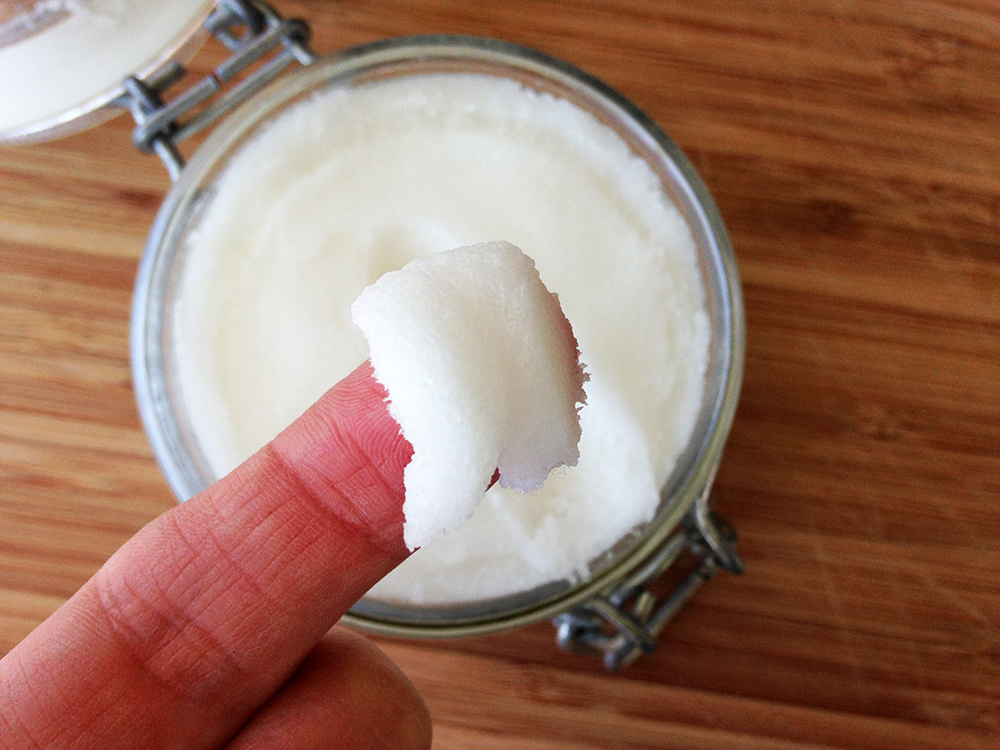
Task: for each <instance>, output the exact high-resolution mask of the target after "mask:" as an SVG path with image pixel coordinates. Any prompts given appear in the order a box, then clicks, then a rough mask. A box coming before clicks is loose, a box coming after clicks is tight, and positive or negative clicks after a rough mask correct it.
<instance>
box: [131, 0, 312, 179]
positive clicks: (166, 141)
mask: <svg viewBox="0 0 1000 750" xmlns="http://www.w3.org/2000/svg"><path fill="white" fill-rule="evenodd" d="M204 27H205V29H206V30H207V31H208V32H209V33H210V34H211V35H212V36H213V37H215V38H216V39H218V40H219V41H220V42H222V43H223V44H224V45H225V46H226V47H228V48H229V49H230V50H232V52H233V54H232V56H231V57H229V59H227V60H226V61H225V62H224V63H222V64H221V65H220V66H219V67H217V68H216V69H215V70H214V71H212V73H210V74H209V75H208V76H206V77H204V78H203V79H201V80H200V81H199V82H197V83H196V84H194V85H193V86H191V87H190V88H188V89H187V90H186V91H184V92H183V93H182V94H180V95H179V96H177V97H175V98H173V99H171V100H170V101H164V99H163V94H164V92H165V91H166V90H167V89H168V88H169V87H171V86H173V85H174V84H175V83H176V82H178V81H179V80H180V79H181V78H183V77H184V76H185V75H186V71H185V69H184V66H183V65H181V64H180V63H178V62H176V61H172V62H170V63H168V64H167V65H165V66H163V67H162V68H160V69H159V70H157V71H156V72H154V73H153V74H152V75H151V76H149V77H148V78H146V80H139V79H138V78H136V77H134V76H130V77H128V78H126V79H125V82H124V85H125V94H124V96H122V97H121V98H120V99H119V100H118V101H116V102H115V103H116V104H117V105H118V106H120V107H122V108H124V109H128V110H129V111H130V112H131V113H132V117H133V118H134V119H135V122H136V128H135V130H134V131H133V133H132V140H133V142H134V143H135V145H136V147H137V148H139V149H140V150H142V151H149V152H153V153H155V154H156V155H157V156H159V157H160V159H161V160H162V161H163V164H164V165H165V166H166V168H167V171H168V172H169V173H170V179H171V180H174V181H176V180H177V179H178V178H179V177H180V173H181V169H182V168H183V167H184V159H183V157H182V156H181V154H180V152H179V151H178V149H177V144H178V143H180V142H181V141H183V140H184V139H185V138H188V137H189V136H191V135H193V134H194V133H197V132H198V131H199V130H201V129H203V128H204V127H206V126H207V125H209V124H211V123H212V122H214V121H215V120H217V119H218V118H219V117H220V116H222V115H223V114H225V113H226V112H228V111H230V110H231V109H233V108H234V107H235V106H236V105H238V104H240V103H241V102H243V101H245V100H246V99H247V98H249V97H250V96H251V95H252V94H254V93H255V92H257V91H259V90H260V89H261V88H263V87H264V86H265V85H266V84H267V83H269V82H270V81H272V80H273V79H274V78H276V77H277V76H278V75H279V74H280V73H281V72H282V71H283V70H284V69H285V68H287V67H288V66H289V65H290V64H291V63H293V62H298V63H299V64H301V65H308V64H310V63H312V62H313V61H314V60H315V59H316V55H315V54H313V52H312V51H310V50H309V48H308V47H307V45H306V43H307V41H308V39H309V28H308V26H306V24H305V22H304V21H301V20H298V19H285V18H282V17H281V16H279V15H278V13H277V12H276V11H275V10H274V9H273V8H271V7H270V6H269V5H267V4H266V3H264V2H261V0H219V2H218V5H217V7H216V8H215V10H213V11H212V13H211V15H210V16H209V17H208V19H207V20H206V21H205V24H204ZM275 52H276V53H277V54H275ZM268 55H273V56H272V57H271V59H270V60H268V61H267V62H266V63H264V64H263V65H261V66H260V67H259V68H257V69H256V70H254V71H252V72H250V73H248V74H247V76H246V77H245V78H243V79H242V80H240V81H239V82H237V83H235V84H234V85H233V86H232V87H231V88H230V89H229V90H228V91H225V92H223V93H221V94H219V96H218V97H217V98H216V99H215V100H214V101H212V102H209V101H208V100H209V99H211V98H212V97H214V96H215V95H216V94H218V93H219V92H220V91H222V89H223V86H224V85H225V84H226V83H227V82H231V81H234V80H235V79H236V78H237V77H238V76H239V75H240V74H241V73H243V72H244V71H246V70H247V69H248V68H249V67H250V66H251V65H253V64H254V63H255V62H257V61H258V60H262V59H264V58H266V57H267V56H268ZM184 118H187V119H184Z"/></svg>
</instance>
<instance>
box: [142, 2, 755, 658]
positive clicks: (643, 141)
mask: <svg viewBox="0 0 1000 750" xmlns="http://www.w3.org/2000/svg"><path fill="white" fill-rule="evenodd" d="M228 4H231V3H222V5H228ZM246 5H248V6H250V7H251V9H254V8H256V9H258V10H260V12H261V13H262V14H263V16H265V17H266V19H267V21H268V24H267V25H266V27H265V26H262V27H261V29H260V31H259V33H260V34H267V33H268V31H267V29H268V28H270V29H277V30H278V31H281V32H282V33H284V31H282V30H283V29H284V30H287V27H284V26H281V25H280V24H277V23H276V21H275V19H276V15H275V14H274V12H273V11H272V10H270V9H269V8H267V6H263V5H261V4H257V3H249V4H246ZM292 31H293V32H294V33H295V34H297V38H298V40H299V41H301V33H300V31H296V30H295V29H292ZM275 33H277V32H275ZM217 36H218V35H217ZM231 46H234V49H236V45H231ZM248 46H250V47H252V40H251V43H250V44H249V45H243V48H244V49H245V48H246V47H248ZM293 53H294V57H295V58H296V59H297V60H298V61H299V62H301V63H304V64H305V66H304V67H302V68H301V69H298V70H296V71H294V72H293V73H290V74H288V75H284V76H282V77H280V78H277V80H273V81H271V82H270V83H268V85H266V86H264V87H263V88H261V90H259V91H257V92H256V93H254V94H253V95H252V96H249V97H248V98H246V100H245V101H244V102H243V104H242V105H241V106H239V107H238V108H236V109H235V110H234V111H232V112H228V113H226V114H227V116H226V117H225V118H224V119H223V120H222V121H221V122H220V124H218V125H217V126H216V127H215V129H214V130H213V132H212V133H211V134H210V135H209V137H208V138H207V139H206V140H205V142H204V143H203V144H202V145H201V146H200V147H199V148H198V149H197V151H196V152H195V153H194V155H193V157H192V158H191V160H190V162H188V163H187V164H186V165H184V164H183V162H182V161H180V159H179V157H178V156H177V152H176V149H175V147H174V144H173V143H172V142H171V134H177V133H178V132H181V131H183V128H181V129H178V128H175V127H172V126H170V119H169V118H170V117H172V116H173V115H172V113H171V112H169V111H167V112H166V113H164V109H165V108H164V107H162V106H160V104H161V103H160V102H157V101H155V99H156V97H155V96H154V97H149V96H147V97H146V98H147V101H145V102H143V101H142V96H141V95H142V94H143V91H144V90H143V89H142V87H139V88H138V89H137V88H136V86H135V85H134V82H133V85H131V87H130V88H129V90H130V91H132V92H133V96H132V99H131V100H130V101H129V102H128V103H127V106H128V107H129V108H130V109H132V111H133V114H134V115H136V118H137V121H138V122H139V127H138V128H137V137H136V141H137V143H138V144H139V145H140V146H144V147H146V148H149V149H150V150H155V151H157V153H159V155H160V156H161V158H163V159H164V161H165V162H166V163H167V166H168V168H169V169H170V170H171V173H172V176H173V177H174V178H175V180H176V182H175V184H174V186H173V187H172V189H171V191H170V193H169V194H168V196H167V198H166V200H165V202H164V204H163V206H162V208H161V210H160V212H159V214H158V216H157V219H156V222H155V224H154V226H153V229H152V232H151V235H150V238H149V242H148V245H147V248H146V252H145V254H144V256H143V260H142V263H141V265H140V269H139V275H138V281H137V285H136V291H135V297H134V302H133V315H132V333H131V336H132V341H131V348H132V365H133V379H134V386H135V391H136V398H137V401H138V405H139V411H140V415H141V417H142V420H143V423H144V426H145V428H146V431H147V434H148V436H149V439H150V442H151V444H152V447H153V450H154V453H155V455H156V457H157V460H158V461H159V463H160V465H161V467H162V469H163V472H164V474H165V476H166V478H167V481H168V483H169V484H170V486H171V488H172V489H173V491H174V492H175V494H176V495H177V496H178V498H179V499H180V500H184V499H186V498H188V497H190V496H192V495H194V494H196V493H197V492H199V491H201V490H202V489H204V488H205V487H207V486H208V485H209V484H211V483H212V482H213V481H215V479H216V478H217V476H216V474H215V473H214V470H213V468H212V465H211V461H209V460H208V459H207V458H206V455H205V453H204V451H203V449H202V446H201V445H200V444H199V440H198V437H197V435H196V434H195V433H194V431H193V429H192V425H191V420H190V419H189V411H190V408H191V407H190V404H189V403H186V401H185V395H184V392H183V390H182V388H180V386H179V375H178V371H177V364H176V359H175V352H176V344H177V342H176V340H175V339H176V335H177V334H176V330H177V329H176V327H175V326H174V324H173V316H174V315H175V312H176V309H177V302H178V299H179V298H180V296H181V293H182V277H183V273H184V268H185V263H186V254H187V253H188V250H189V247H190V243H189V241H188V240H189V238H190V236H191V234H192V232H196V231H197V228H198V222H199V220H200V218H201V217H202V216H203V214H204V212H205V211H206V210H207V209H206V207H207V206H210V205H211V202H212V200H213V196H214V195H215V193H216V189H217V185H218V182H219V180H220V179H221V177H222V175H223V174H224V173H225V170H226V168H227V166H228V165H229V164H230V163H231V161H232V159H233V158H234V155H236V154H238V153H239V152H240V151H241V149H243V148H244V147H245V146H246V144H247V143H248V142H250V141H252V140H253V139H254V138H255V137H256V136H257V135H258V134H259V133H261V132H262V131H263V130H266V129H267V128H268V127H270V125H271V123H273V122H274V121H275V119H276V118H278V117H279V116H280V115H281V114H282V113H286V112H288V111H290V110H293V109H294V108H295V107H297V106H299V105H301V104H302V103H303V102H307V101H309V100H311V99H313V98H315V97H316V96H317V94H322V93H323V92H330V91H335V90H338V89H359V88H364V87H366V86H371V85H376V84H379V83H380V82H386V81H405V80H407V79H408V78H413V77H420V76H427V75H428V74H452V73H462V74H476V75H479V76H487V77H492V78H498V79H503V80H508V81H514V82H516V83H517V84H519V85H520V86H522V87H524V88H526V89H530V90H532V91H536V92H540V93H541V94H543V95H544V96H545V97H548V98H554V99H556V100H564V101H567V102H569V103H571V104H572V105H574V106H575V107H577V108H579V109H580V110H582V111H584V112H586V113H588V114H589V115H591V116H592V117H593V118H594V119H595V120H596V121H597V122H599V123H600V124H601V125H603V126H605V127H606V128H609V129H610V130H611V131H613V132H614V133H615V134H616V135H617V137H618V138H620V140H621V142H623V143H624V144H625V145H626V146H627V148H628V150H629V151H630V152H631V154H632V155H633V156H634V157H635V158H637V159H639V160H641V161H642V162H643V163H644V164H645V165H646V166H647V167H648V170H649V171H650V173H651V174H652V175H655V180H656V182H657V183H658V187H659V188H660V189H662V191H663V193H664V194H665V195H666V196H667V198H668V199H669V201H670V202H671V203H672V204H673V205H674V206H675V207H676V209H677V211H678V212H679V214H680V216H681V217H682V218H683V220H684V222H685V223H686V225H687V227H688V229H689V230H690V234H691V237H692V238H693V242H694V248H695V255H696V265H697V271H696V274H697V276H698V278H699V280H700V284H701V287H702V288H703V291H704V304H705V312H706V313H707V320H708V326H709V338H708V345H707V347H708V352H707V366H706V368H705V372H704V383H703V384H702V385H703V387H702V388H701V397H700V403H699V404H698V406H697V409H696V416H695V418H694V424H693V429H692V431H691V433H690V438H689V439H688V440H687V443H686V446H685V447H684V448H683V450H682V451H681V452H680V455H679V457H678V458H677V459H676V463H675V464H674V465H673V468H672V470H671V471H670V472H669V476H667V478H666V480H665V481H664V482H663V483H662V485H661V487H660V490H659V499H658V506H657V508H656V510H655V514H654V515H653V517H652V520H650V521H648V522H643V523H641V524H639V525H638V526H636V527H635V528H632V529H629V530H626V531H625V532H623V535H622V536H621V538H619V539H618V540H617V541H616V542H615V543H613V544H611V545H609V547H608V548H607V549H605V550H604V551H602V552H601V553H600V554H598V555H596V556H595V557H594V559H592V560H591V561H590V563H589V565H588V566H587V572H586V574H585V575H582V576H578V577H575V578H568V579H565V580H557V581H549V582H546V583H543V584H541V585H537V586H531V587H528V588H527V589H526V590H519V591H516V592H514V593H509V594H504V595H501V596H489V597H482V598H477V599H471V600H470V599H463V600H462V601H455V602H436V603H433V604H411V603H403V602H400V601H394V600H389V599H384V598H376V597H374V596H369V597H366V598H364V599H362V600H361V601H360V602H359V603H358V604H357V605H356V606H355V607H354V608H352V610H351V611H350V612H349V613H348V614H347V615H346V616H345V621H347V622H348V623H349V624H353V625H356V626H358V627H361V628H364V629H367V630H371V631H375V632H379V633H383V634H389V635H396V636H408V637H449V636H459V635H473V634H483V633H490V632H497V631H501V630H506V629H510V628H514V627H518V626H521V625H526V624H529V623H534V622H538V621H541V620H545V619H552V620H554V622H555V623H556V625H557V628H558V640H559V642H560V644H561V645H562V646H564V647H566V648H577V647H579V648H592V649H596V650H598V651H601V652H603V653H604V657H605V663H606V664H607V665H608V666H609V667H612V668H616V667H620V666H623V665H624V664H627V663H628V662H630V661H631V660H632V659H634V658H635V656H636V655H638V654H639V653H641V652H643V651H649V650H651V649H652V648H653V647H654V646H655V643H656V640H655V639H656V636H657V634H658V633H659V631H660V629H662V627H663V626H664V624H665V623H666V622H667V621H668V620H669V618H670V617H671V616H672V615H673V613H674V612H676V610H677V609H678V608H679V607H680V605H681V604H683V602H684V601H685V600H686V599H687V598H688V597H689V596H690V595H691V594H692V593H693V591H694V590H695V589H696V588H697V587H698V586H699V585H700V584H701V582H702V581H704V580H707V579H708V578H710V577H711V575H712V574H714V572H715V571H716V570H717V569H718V568H720V567H723V568H726V569H728V570H730V571H733V572H739V571H740V569H741V563H740V561H739V558H738V556H737V555H736V552H735V547H734V544H735V535H734V534H733V533H732V530H731V529H730V528H729V527H728V525H726V524H725V522H723V521H721V519H718V518H717V517H715V516H714V514H712V513H711V512H710V511H709V509H708V495H709V490H710V488H711V484H712V481H713V479H714V476H715V472H716V470H717V468H718V465H719V462H720V460H721V456H722V450H723V446H724V443H725V440H726V437H727V435H728V432H729V428H730V425H731V423H732V420H733V416H734V412H735V408H736V402H737V399H738V394H739V388H740V381H741V376H742V367H743V351H744V318H743V308H742V297H741V291H740V284H739V277H738V272H737V269H736V264H735V259H734V257H733V253H732V249H731V247H730V244H729V240H728V237H727V234H726V231H725V228H724V225H723V223H722V220H721V218H720V216H719V213H718V211H717V209H716V207H715V204H714V202H713V200H712V198H711V196H710V195H709V193H708V191H707V189H706V188H705V186H704V184H703V183H702V181H701V180H700V178H699V177H698V175H697V174H696V172H695V170H694V168H693V167H692V165H691V164H690V163H689V162H688V160H687V159H686V158H685V157H684V156H683V154H682V153H681V152H680V150H679V149H678V147H677V146H676V145H675V144H674V143H673V142H672V141H671V140H670V139H669V138H668V137H667V136H666V135H665V134H664V133H663V132H662V131H661V130H660V129H659V128H658V127H657V126H656V124H655V123H653V122H652V121H651V120H650V119H649V118H648V117H647V116H646V115H645V114H644V113H642V112H641V111H640V110H639V109H638V108H637V107H635V106H634V105H632V104H631V103H630V102H628V101H627V100H626V99H625V98H623V97H622V96H621V95H619V94H617V93H616V92H614V91H613V90H611V89H610V88H608V87H607V86H606V85H604V84H603V83H601V82H600V81H598V80H596V79H594V78H593V77H591V76H589V75H587V74H586V73H583V72H582V71H580V70H578V69H576V68H574V67H573V66H571V65H568V64H566V63H564V62H562V61H559V60H556V59H553V58H551V57H548V56H546V55H544V54H541V53H538V52H535V51H532V50H528V49H525V48H522V47H518V46H515V45H511V44H507V43H503V42H499V41H495V40H485V39H476V38H466V37H441V36H437V37H418V38H401V39H392V40H388V41H383V42H378V43H374V44H370V45H366V46H363V47H359V48H355V49H351V50H347V51H344V52H340V53H337V54H334V55H332V56H329V57H326V58H322V59H319V60H314V59H313V57H312V56H311V54H309V53H308V52H306V51H304V50H303V49H302V47H301V45H299V46H298V47H297V48H296V49H295V50H293ZM241 54H243V52H241V49H236V51H235V54H234V56H235V57H238V56H239V55H241ZM264 77H266V78H268V79H271V78H275V77H276V76H275V75H272V74H269V73H267V72H266V70H265V73H264ZM154 78H155V74H154ZM251 88H259V86H257V85H256V84H251ZM135 91H138V94H136V93H134V92H135ZM145 93H146V94H148V93H149V92H148V91H146V92H145ZM166 109H168V110H169V104H168V105H167V107H166ZM224 109H228V107H225V108H224ZM208 111H209V112H210V114H211V117H210V118H209V119H214V118H215V117H216V116H218V115H219V114H222V108H216V109H215V110H213V109H212V108H211V107H209V109H208ZM207 121H208V120H205V121H204V122H199V123H198V124H197V127H202V126H203V125H204V124H207ZM165 122H166V124H167V126H168V127H164V123H165ZM330 198H331V200H335V199H336V196H331V197H330ZM483 239H505V238H502V237H490V238H483ZM441 249H449V248H446V247H443V248H441ZM567 262H572V259H571V258H570V259H567ZM625 364H626V365H627V364H628V363H625ZM331 384H332V383H331ZM685 549H689V550H691V551H692V552H693V553H694V558H695V561H696V562H695V565H694V569H693V570H692V571H691V572H690V574H689V575H688V576H687V577H686V578H685V579H684V580H683V581H682V582H681V583H680V584H679V585H678V586H677V588H676V589H675V590H674V591H673V593H672V594H670V595H669V596H667V597H666V598H665V600H663V601H657V599H656V597H654V596H653V594H652V593H650V592H649V591H647V585H648V584H649V583H650V582H651V581H653V579H655V578H657V577H658V576H659V574H660V573H662V572H663V571H664V570H666V569H667V568H668V567H670V566H671V565H672V564H673V563H674V561H675V560H676V559H677V558H678V557H679V556H680V555H681V553H682V552H683V551H684V550H685Z"/></svg>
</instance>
